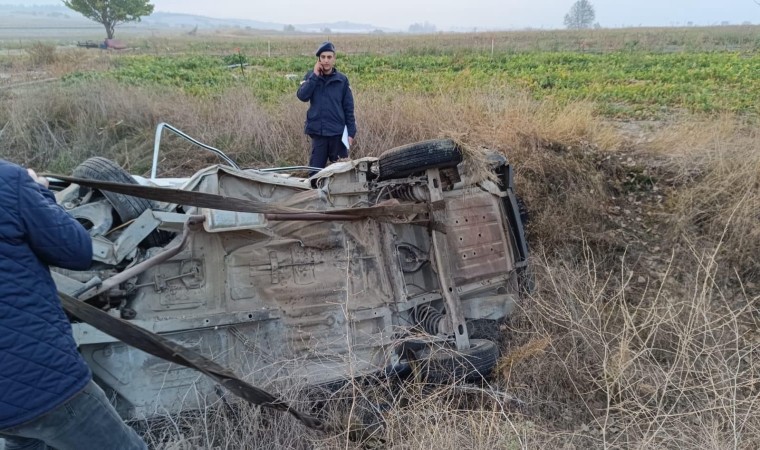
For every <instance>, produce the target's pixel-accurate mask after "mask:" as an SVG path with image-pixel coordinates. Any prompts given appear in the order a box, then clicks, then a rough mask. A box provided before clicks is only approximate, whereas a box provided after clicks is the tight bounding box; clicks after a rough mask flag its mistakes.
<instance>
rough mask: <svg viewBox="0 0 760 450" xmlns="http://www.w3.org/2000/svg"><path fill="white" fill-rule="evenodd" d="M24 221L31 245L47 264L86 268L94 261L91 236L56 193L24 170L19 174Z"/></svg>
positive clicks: (65, 267) (75, 268) (21, 210)
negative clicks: (62, 203) (64, 206)
mask: <svg viewBox="0 0 760 450" xmlns="http://www.w3.org/2000/svg"><path fill="white" fill-rule="evenodd" d="M18 179H19V180H18V202H19V205H18V206H19V215H20V216H21V224H22V226H23V230H24V232H25V234H26V237H27V240H28V242H29V247H30V248H31V249H32V251H33V252H34V254H35V255H37V257H38V258H39V259H40V260H41V261H42V262H44V263H45V264H48V265H51V266H56V267H62V268H64V269H71V270H84V269H87V268H88V267H90V264H91V263H92V238H90V235H89V234H88V233H87V230H85V229H84V227H83V226H82V225H81V224H80V223H79V222H77V221H76V220H75V219H74V218H73V217H71V216H69V215H68V213H66V211H64V210H63V208H61V207H60V206H58V204H57V203H56V202H55V196H53V193H52V192H50V191H49V190H47V189H46V188H44V187H42V186H41V185H40V184H39V183H37V182H35V181H34V180H32V178H31V177H30V176H28V175H27V174H26V173H25V172H22V173H19V177H18Z"/></svg>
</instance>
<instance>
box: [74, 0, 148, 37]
mask: <svg viewBox="0 0 760 450" xmlns="http://www.w3.org/2000/svg"><path fill="white" fill-rule="evenodd" d="M63 4H64V5H66V6H67V7H69V8H71V9H73V10H74V11H76V12H78V13H79V14H81V15H83V16H85V17H86V18H88V19H90V20H94V21H95V22H98V23H99V24H101V25H103V26H104V27H105V28H106V36H107V37H108V39H113V35H114V28H116V25H119V24H122V23H127V22H139V21H140V18H141V17H142V16H149V15H150V14H151V13H152V12H153V5H151V4H150V1H149V0H63Z"/></svg>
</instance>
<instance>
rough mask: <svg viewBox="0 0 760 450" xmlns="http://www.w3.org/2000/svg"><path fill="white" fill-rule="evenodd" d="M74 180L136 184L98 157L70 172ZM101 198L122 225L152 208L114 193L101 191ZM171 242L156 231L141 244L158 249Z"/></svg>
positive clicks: (121, 171) (134, 198)
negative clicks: (111, 208) (113, 211)
mask: <svg viewBox="0 0 760 450" xmlns="http://www.w3.org/2000/svg"><path fill="white" fill-rule="evenodd" d="M72 176H74V177H76V178H86V179H90V180H98V181H110V182H113V183H123V184H137V181H135V179H134V178H132V175H130V174H129V173H128V172H127V171H125V170H124V169H122V168H121V166H119V165H118V164H116V163H115V162H113V161H111V160H110V159H106V158H103V157H100V156H96V157H93V158H89V159H87V160H86V161H84V162H83V163H82V164H80V165H78V166H77V167H76V168H75V169H74V170H73V172H72ZM101 193H102V194H103V196H104V197H105V198H106V199H107V200H108V202H109V203H110V204H111V205H112V206H113V209H114V210H115V211H116V214H117V215H118V216H119V219H121V221H122V223H126V222H129V221H130V220H133V219H136V218H137V217H138V216H139V215H140V214H142V213H143V212H145V210H146V209H150V208H152V207H153V204H152V203H151V202H150V200H147V199H144V198H140V197H132V196H130V195H124V194H117V193H115V192H109V191H101ZM169 240H171V235H170V234H169V233H167V232H165V231H159V230H156V231H154V232H153V233H151V234H150V235H148V237H146V238H145V240H144V241H143V243H144V244H145V245H147V246H148V247H160V246H162V245H164V244H166V243H167V242H169Z"/></svg>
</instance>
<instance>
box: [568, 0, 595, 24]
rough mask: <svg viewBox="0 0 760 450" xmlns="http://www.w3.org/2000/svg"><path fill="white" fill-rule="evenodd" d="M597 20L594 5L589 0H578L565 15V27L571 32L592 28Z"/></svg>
mask: <svg viewBox="0 0 760 450" xmlns="http://www.w3.org/2000/svg"><path fill="white" fill-rule="evenodd" d="M595 18H596V13H595V12H594V5H592V4H591V2H590V1H588V0H578V1H577V2H575V3H573V6H571V7H570V11H569V12H568V13H567V14H566V15H565V26H566V27H567V28H569V29H571V30H580V29H584V28H591V25H592V24H593V23H594V19H595Z"/></svg>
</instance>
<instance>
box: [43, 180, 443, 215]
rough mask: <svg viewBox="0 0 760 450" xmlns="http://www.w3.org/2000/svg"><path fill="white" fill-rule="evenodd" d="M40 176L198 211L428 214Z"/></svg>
mask: <svg viewBox="0 0 760 450" xmlns="http://www.w3.org/2000/svg"><path fill="white" fill-rule="evenodd" d="M43 176H47V177H52V178H57V179H59V180H63V181H68V182H70V183H75V184H78V185H80V186H85V187H89V188H94V189H100V190H103V191H110V192H115V193H117V194H124V195H131V196H133V197H140V198H145V199H148V200H155V201H159V202H167V203H175V204H178V205H185V206H195V207H198V208H208V209H219V210H225V211H237V212H248V213H262V214H282V215H287V214H292V215H294V216H295V215H296V214H324V216H325V220H330V216H334V215H335V216H346V215H348V216H353V217H376V218H377V217H388V216H401V215H407V214H421V213H429V212H430V205H429V204H428V203H400V202H398V201H395V200H394V201H388V202H383V203H380V204H377V205H375V206H367V207H362V208H341V209H330V210H324V211H315V210H312V209H301V208H293V207H290V206H282V205H278V204H276V203H266V202H262V201H258V200H251V199H242V198H235V197H227V196H224V195H217V194H209V193H206V192H196V191H184V190H180V189H170V188H162V187H154V186H143V185H139V184H123V183H113V182H110V181H98V180H92V179H87V178H75V177H68V176H64V175H54V174H43ZM440 203H442V202H435V203H433V204H432V206H433V209H439V208H441V207H442V206H443V205H442V204H440Z"/></svg>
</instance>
